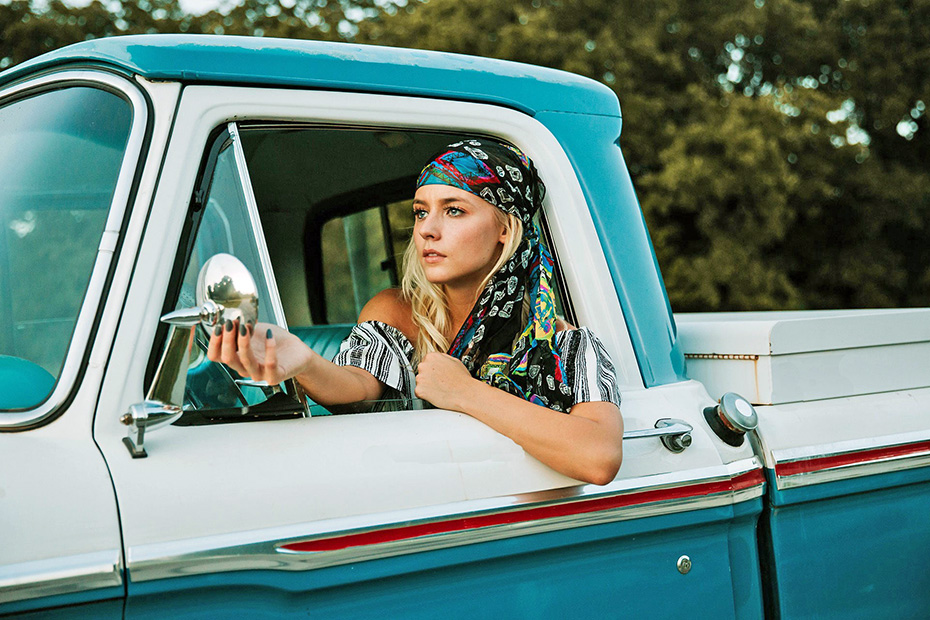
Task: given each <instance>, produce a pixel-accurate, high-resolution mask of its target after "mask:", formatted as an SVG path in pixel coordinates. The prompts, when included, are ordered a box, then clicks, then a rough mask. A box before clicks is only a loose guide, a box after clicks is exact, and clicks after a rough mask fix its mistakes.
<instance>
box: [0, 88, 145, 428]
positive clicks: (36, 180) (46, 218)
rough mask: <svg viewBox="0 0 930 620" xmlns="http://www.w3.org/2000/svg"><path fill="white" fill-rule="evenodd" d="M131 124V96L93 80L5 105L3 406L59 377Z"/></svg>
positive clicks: (0, 251) (28, 403) (29, 402)
mask: <svg viewBox="0 0 930 620" xmlns="http://www.w3.org/2000/svg"><path fill="white" fill-rule="evenodd" d="M100 119H106V122H105V123H104V122H100ZM131 124H132V108H131V106H130V104H129V102H128V101H126V100H125V99H123V98H122V97H120V96H118V95H116V94H113V93H111V92H108V91H105V90H102V89H99V88H92V87H88V86H74V87H70V88H63V89H60V90H54V91H49V92H44V93H41V94H37V95H34V96H31V97H28V98H25V99H20V100H17V101H14V102H12V103H9V104H7V105H5V106H3V107H2V108H0V179H2V180H0V187H2V189H0V410H2V409H8V410H9V409H30V408H32V407H35V406H36V405H38V404H40V403H41V402H43V401H44V400H45V399H46V398H47V397H48V395H49V394H50V393H51V391H52V389H53V387H54V385H55V382H56V381H57V380H58V377H59V374H60V372H61V369H62V366H63V364H64V360H65V356H66V353H67V351H68V347H69V344H70V342H71V335H72V331H73V329H74V326H75V322H76V320H77V317H78V313H79V311H80V309H81V304H82V303H83V301H84V296H85V293H86V289H87V284H88V281H89V280H90V276H91V270H92V268H93V265H94V262H95V259H96V257H97V249H98V246H99V245H100V238H101V234H102V232H103V228H104V224H105V222H106V218H107V215H108V213H109V209H110V204H111V202H112V200H113V195H114V191H115V188H116V184H117V180H118V177H119V171H120V167H121V165H122V161H123V156H124V152H125V149H126V144H127V141H128V138H129V132H130V127H131Z"/></svg>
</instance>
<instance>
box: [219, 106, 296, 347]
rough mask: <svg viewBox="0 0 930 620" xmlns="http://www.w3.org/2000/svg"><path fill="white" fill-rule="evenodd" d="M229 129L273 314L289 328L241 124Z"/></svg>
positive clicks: (282, 324) (232, 124) (284, 326)
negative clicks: (256, 196)
mask: <svg viewBox="0 0 930 620" xmlns="http://www.w3.org/2000/svg"><path fill="white" fill-rule="evenodd" d="M226 129H227V131H229V137H230V139H231V140H232V148H233V154H234V155H235V158H236V168H237V170H238V171H239V182H240V183H241V184H242V194H243V196H244V197H245V205H246V209H247V210H248V213H249V222H250V223H251V224H252V236H253V237H254V238H255V245H256V247H257V248H258V259H259V261H260V262H261V265H262V271H263V272H264V275H265V282H266V284H267V286H268V294H269V295H270V296H271V299H270V300H269V301H270V302H271V314H272V316H274V320H275V322H276V323H277V324H278V325H279V326H281V327H283V328H285V329H287V319H286V318H285V317H284V305H283V304H282V303H281V294H280V293H279V292H278V281H277V280H276V279H275V277H274V270H273V269H272V268H271V254H269V252H268V243H267V241H266V240H265V232H264V230H263V229H262V221H261V219H260V218H259V215H258V203H257V202H256V200H255V192H254V191H252V178H251V177H250V176H249V167H248V164H247V163H246V161H245V151H244V150H243V147H242V138H241V137H239V126H238V125H237V124H236V123H234V122H231V123H229V124H228V125H227V126H226Z"/></svg>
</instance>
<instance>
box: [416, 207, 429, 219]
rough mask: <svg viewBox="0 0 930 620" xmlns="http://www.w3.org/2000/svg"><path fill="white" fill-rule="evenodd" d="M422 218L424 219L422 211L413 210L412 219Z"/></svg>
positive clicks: (424, 214) (424, 213) (424, 212)
mask: <svg viewBox="0 0 930 620" xmlns="http://www.w3.org/2000/svg"><path fill="white" fill-rule="evenodd" d="M424 217H426V211H424V210H423V209H414V210H413V219H415V220H422V219H423V218H424Z"/></svg>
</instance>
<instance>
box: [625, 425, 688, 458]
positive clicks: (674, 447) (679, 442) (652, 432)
mask: <svg viewBox="0 0 930 620" xmlns="http://www.w3.org/2000/svg"><path fill="white" fill-rule="evenodd" d="M692 430H694V427H692V426H691V425H690V424H688V423H687V422H685V421H684V420H675V419H673V418H662V419H661V420H656V427H655V428H643V429H639V430H635V431H626V432H625V433H623V440H624V441H629V440H630V439H640V438H643V437H658V438H659V439H660V440H661V441H662V445H663V446H665V447H666V448H668V449H669V450H671V451H672V452H683V451H684V450H685V448H687V447H688V446H690V445H691V431H692Z"/></svg>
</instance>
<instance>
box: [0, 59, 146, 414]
mask: <svg viewBox="0 0 930 620" xmlns="http://www.w3.org/2000/svg"><path fill="white" fill-rule="evenodd" d="M79 85H84V86H96V87H100V86H104V87H106V88H105V89H104V90H109V91H111V92H115V93H118V94H120V95H122V96H123V97H125V98H126V99H127V100H128V101H129V104H130V105H131V106H132V126H131V127H130V130H129V138H128V140H127V142H126V150H125V152H124V153H123V162H122V165H121V167H120V171H119V176H118V177H117V182H116V188H115V189H114V192H113V200H112V201H111V203H110V211H109V214H108V215H107V221H106V224H105V226H104V230H103V234H102V236H101V239H100V244H99V246H98V249H97V259H96V260H95V261H94V267H93V270H92V271H91V276H90V280H89V282H88V284H87V292H86V293H85V295H84V302H83V303H82V304H81V310H80V312H79V313H78V317H77V321H76V322H75V326H74V332H73V333H72V335H71V342H70V343H69V344H68V352H67V354H66V355H65V362H64V364H63V365H62V369H61V373H60V375H59V376H58V379H57V381H56V382H55V388H54V389H53V390H52V393H51V394H50V395H49V397H48V398H47V399H46V400H45V401H44V402H43V403H41V404H40V405H38V406H37V407H35V408H33V409H29V410H25V411H6V412H4V413H3V416H2V418H0V432H2V431H4V430H16V429H21V428H23V427H27V426H32V425H35V424H38V423H40V422H42V421H43V420H45V419H46V418H48V417H50V416H51V415H53V414H54V413H55V412H56V411H57V409H58V408H59V406H60V405H61V404H62V403H63V402H64V401H65V400H66V399H67V398H68V395H69V394H70V393H71V390H72V389H73V388H74V382H75V380H76V379H77V376H78V373H79V370H80V366H81V362H82V360H83V358H84V353H85V351H86V350H87V347H88V346H89V342H88V339H89V338H90V332H91V330H92V328H93V324H94V320H95V318H96V316H97V311H98V309H99V307H100V302H101V297H102V295H103V289H104V287H105V286H106V280H107V274H108V273H109V271H110V265H111V264H112V262H113V257H114V251H115V248H116V241H117V240H118V237H119V234H120V230H121V228H122V223H123V217H124V215H125V213H126V210H127V209H128V208H129V204H128V203H129V195H130V193H131V191H132V185H133V180H134V179H135V172H136V169H137V167H138V164H139V156H140V155H141V153H142V146H143V143H144V140H145V130H146V126H147V125H148V107H147V105H146V102H145V98H144V97H143V95H142V91H141V90H140V88H139V86H138V85H136V84H134V83H133V82H131V81H130V80H127V79H125V78H122V77H118V76H116V75H113V74H111V73H105V72H96V71H87V70H76V71H61V72H58V73H53V74H50V75H46V76H42V77H39V78H36V79H33V80H29V81H26V82H22V83H20V84H17V85H16V86H14V87H12V88H9V89H7V90H5V91H3V93H0V105H2V104H3V102H4V101H6V100H7V99H9V98H12V97H18V96H21V95H23V94H26V93H28V91H36V92H37V93H38V92H41V91H42V90H44V89H47V88H49V87H56V88H57V87H64V86H79Z"/></svg>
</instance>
